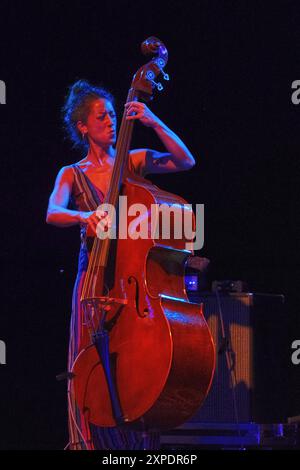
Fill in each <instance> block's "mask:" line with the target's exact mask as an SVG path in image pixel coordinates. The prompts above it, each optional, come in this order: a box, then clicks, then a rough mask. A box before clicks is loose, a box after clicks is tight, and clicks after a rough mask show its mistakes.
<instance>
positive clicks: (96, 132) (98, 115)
mask: <svg viewBox="0 0 300 470" xmlns="http://www.w3.org/2000/svg"><path fill="white" fill-rule="evenodd" d="M116 127H117V119H116V113H115V110H114V107H113V105H112V103H111V102H110V101H109V100H106V99H104V98H100V99H98V100H95V101H93V102H92V104H91V106H90V112H89V115H88V118H87V121H86V123H85V125H84V126H83V131H84V132H85V133H87V137H88V138H89V139H90V141H93V142H95V143H96V144H97V145H99V146H100V147H109V146H111V145H114V144H115V142H116V136H117V134H116Z"/></svg>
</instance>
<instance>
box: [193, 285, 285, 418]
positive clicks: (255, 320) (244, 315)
mask: <svg viewBox="0 0 300 470" xmlns="http://www.w3.org/2000/svg"><path fill="white" fill-rule="evenodd" d="M189 298H190V300H191V301H192V302H193V301H194V302H199V303H200V302H202V303H203V304H204V316H205V318H206V320H207V323H208V325H209V328H210V331H211V333H212V336H213V339H214V342H215V346H216V370H215V375H214V378H213V383H212V387H211V389H210V392H209V394H208V396H207V398H206V400H205V402H204V404H203V405H202V407H201V408H200V409H199V410H198V412H197V413H196V414H195V415H194V416H193V417H192V419H191V420H190V421H189V422H201V423H205V422H207V423H226V422H227V423H234V422H235V421H236V420H235V412H234V401H233V392H232V387H231V377H230V372H229V370H228V367H227V364H226V355H225V352H224V344H223V343H224V342H223V343H222V342H221V328H220V326H221V325H220V316H219V308H218V302H217V297H216V294H215V293H207V294H206V293H205V294H201V295H200V294H195V293H190V294H189ZM219 299H220V305H221V310H222V315H223V322H224V328H225V337H226V338H227V339H228V341H229V350H230V357H231V364H232V371H233V374H234V378H235V380H234V384H235V385H234V393H235V397H236V405H237V414H238V421H239V422H240V423H247V422H248V423H249V422H255V423H280V422H282V421H284V419H285V418H286V416H287V410H286V408H287V406H286V399H287V396H286V392H287V390H286V389H287V382H288V377H287V373H288V368H289V361H290V350H289V347H288V345H287V342H286V337H285V335H286V333H287V328H286V317H285V315H284V296H283V295H269V294H251V293H228V294H219Z"/></svg>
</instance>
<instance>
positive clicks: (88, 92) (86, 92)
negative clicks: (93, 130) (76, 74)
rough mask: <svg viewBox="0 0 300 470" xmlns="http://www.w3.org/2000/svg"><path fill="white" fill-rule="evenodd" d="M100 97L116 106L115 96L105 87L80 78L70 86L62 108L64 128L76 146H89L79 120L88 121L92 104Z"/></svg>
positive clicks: (82, 147) (83, 147)
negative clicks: (79, 127) (80, 128)
mask: <svg viewBox="0 0 300 470" xmlns="http://www.w3.org/2000/svg"><path fill="white" fill-rule="evenodd" d="M99 98H104V99H107V100H109V101H110V102H111V103H112V104H113V106H114V97H113V96H112V94H111V93H110V92H109V91H107V90H105V88H102V87H100V86H94V85H91V84H90V83H89V82H88V81H86V80H78V81H77V82H75V83H74V84H73V85H72V86H70V87H69V92H68V95H67V96H66V99H65V104H64V106H63V108H62V118H63V123H64V129H65V130H66V133H67V135H68V137H69V138H70V140H71V141H72V142H73V146H74V147H79V148H81V149H86V148H87V147H88V142H87V139H83V138H82V135H81V133H80V132H79V130H78V128H77V122H78V121H82V122H83V123H85V122H86V120H87V117H88V114H89V112H90V109H91V104H92V103H93V101H95V100H98V99H99Z"/></svg>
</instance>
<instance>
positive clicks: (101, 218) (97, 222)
mask: <svg viewBox="0 0 300 470" xmlns="http://www.w3.org/2000/svg"><path fill="white" fill-rule="evenodd" d="M79 219H80V223H82V224H85V225H86V226H87V232H86V235H87V237H96V236H97V226H98V230H99V229H100V230H101V231H102V232H105V231H107V230H109V229H110V228H111V219H110V217H109V215H108V213H107V212H105V211H101V210H99V209H98V210H97V211H92V212H80V215H79Z"/></svg>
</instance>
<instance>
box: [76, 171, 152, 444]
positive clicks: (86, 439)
mask: <svg viewBox="0 0 300 470" xmlns="http://www.w3.org/2000/svg"><path fill="white" fill-rule="evenodd" d="M72 169H73V172H74V182H73V188H72V195H71V202H70V206H71V207H72V208H73V209H75V210H78V211H94V210H96V209H97V207H98V206H99V205H100V204H101V203H102V202H103V199H104V195H103V193H102V192H101V191H100V190H99V189H98V188H96V187H95V186H94V185H93V183H92V182H91V180H90V179H89V178H88V177H87V176H86V174H85V173H84V172H83V171H82V169H81V168H80V166H79V165H77V164H74V165H72ZM85 235H86V233H85V226H81V231H80V236H81V247H80V253H79V260H78V273H77V277H76V281H75V285H74V290H73V298H72V315H71V324H70V342H69V356H68V371H71V370H72V366H73V364H74V361H75V360H76V357H77V355H78V353H79V351H80V350H81V345H82V343H83V342H84V341H85V340H84V338H86V334H87V332H86V329H85V326H84V318H83V309H82V308H81V305H80V296H81V290H82V287H83V282H84V278H85V274H86V270H87V266H88V259H89V249H88V246H87V244H86V236H85ZM68 420H69V436H70V437H69V445H68V449H70V450H125V449H128V450H134V449H139V450H143V449H145V450H146V449H153V450H154V449H159V434H158V433H142V432H133V431H124V429H121V428H118V427H109V428H104V427H99V426H95V425H92V424H91V423H87V422H86V420H85V417H84V415H83V414H82V413H81V412H80V410H79V408H78V406H77V405H76V401H75V393H74V387H73V384H72V380H69V381H68Z"/></svg>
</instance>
